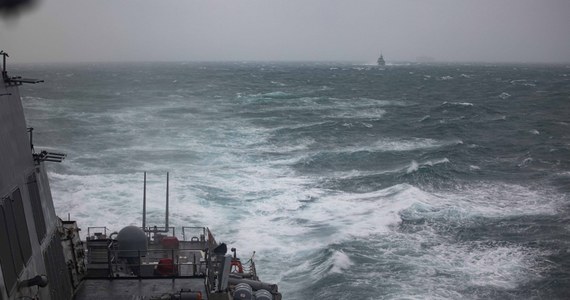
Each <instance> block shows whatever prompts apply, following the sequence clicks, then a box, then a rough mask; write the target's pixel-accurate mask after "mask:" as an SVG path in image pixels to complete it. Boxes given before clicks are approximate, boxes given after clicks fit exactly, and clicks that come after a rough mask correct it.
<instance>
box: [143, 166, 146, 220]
mask: <svg viewBox="0 0 570 300" xmlns="http://www.w3.org/2000/svg"><path fill="white" fill-rule="evenodd" d="M142 227H143V230H146V172H144V184H143V218H142Z"/></svg>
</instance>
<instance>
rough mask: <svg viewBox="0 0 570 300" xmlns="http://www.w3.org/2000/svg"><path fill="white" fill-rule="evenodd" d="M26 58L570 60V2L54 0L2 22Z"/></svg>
mask: <svg viewBox="0 0 570 300" xmlns="http://www.w3.org/2000/svg"><path fill="white" fill-rule="evenodd" d="M0 49H3V50H5V51H6V52H8V53H10V55H11V58H12V60H14V61H17V62H77V61H88V62H93V61H196V60H207V61H218V60H223V61H228V60H237V61H242V60H272V61H291V60H296V61H298V60H303V61H306V60H309V61H356V62H374V61H375V60H376V58H377V56H378V54H379V52H380V51H382V53H383V54H384V56H385V57H386V59H387V61H388V62H390V61H415V60H416V58H417V57H420V56H429V57H433V58H435V59H436V60H437V61H467V62H470V61H481V62H548V63H551V62H561V63H569V62H570V0H386V1H384V0H376V1H372V0H370V1H369V0H49V1H46V0H43V1H40V3H39V4H38V5H36V7H35V8H34V9H33V10H30V11H28V12H25V13H23V14H21V16H19V17H18V18H11V19H9V20H5V19H4V20H1V21H0Z"/></svg>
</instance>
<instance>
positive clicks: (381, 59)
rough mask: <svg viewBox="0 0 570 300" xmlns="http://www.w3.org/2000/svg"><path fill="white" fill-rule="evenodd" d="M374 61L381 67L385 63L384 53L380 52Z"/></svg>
mask: <svg viewBox="0 0 570 300" xmlns="http://www.w3.org/2000/svg"><path fill="white" fill-rule="evenodd" d="M376 63H377V64H378V65H379V66H381V67H383V66H385V65H386V61H385V60H384V55H382V53H380V57H378V60H377V61H376Z"/></svg>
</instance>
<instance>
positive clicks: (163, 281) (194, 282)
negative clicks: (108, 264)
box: [74, 278, 208, 300]
mask: <svg viewBox="0 0 570 300" xmlns="http://www.w3.org/2000/svg"><path fill="white" fill-rule="evenodd" d="M181 289H185V290H187V289H190V290H192V291H200V292H202V299H208V296H207V293H206V288H205V285H204V278H152V279H138V278H119V279H112V280H111V279H86V280H84V281H83V283H82V284H81V285H80V287H79V289H78V290H77V293H76V294H75V297H74V299H75V300H88V299H97V300H116V299H132V300H135V299H137V300H138V299H140V300H142V299H150V297H159V296H161V295H163V294H166V293H169V294H174V293H177V292H180V290H181Z"/></svg>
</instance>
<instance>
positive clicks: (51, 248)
mask: <svg viewBox="0 0 570 300" xmlns="http://www.w3.org/2000/svg"><path fill="white" fill-rule="evenodd" d="M0 55H1V56H2V78H1V81H2V84H0V170H1V172H0V300H15V299H45V300H65V299H78V300H83V299H98V300H103V299H139V300H142V299H149V300H159V299H160V300H167V299H172V300H174V299H177V300H192V299H195V300H196V299H211V300H220V299H248V300H253V299H255V300H281V298H282V296H281V293H280V292H279V291H278V287H277V285H276V284H271V283H266V282H262V281H261V280H260V279H259V277H258V275H257V270H256V267H255V262H254V255H255V252H253V255H252V256H251V258H249V259H247V261H242V260H240V259H239V258H238V256H237V250H236V249H235V248H231V249H230V251H231V253H228V246H227V245H226V244H225V243H219V242H217V241H216V240H215V238H214V235H213V234H212V232H211V231H210V229H209V228H207V227H191V226H183V227H180V228H175V227H173V226H171V225H170V224H169V222H168V214H169V213H168V208H169V202H168V193H169V190H168V189H169V188H168V182H169V174H168V173H167V174H166V202H165V211H166V215H165V220H164V224H148V223H147V221H146V173H144V175H143V176H142V187H143V199H142V224H141V226H126V227H124V228H122V229H121V230H119V231H118V232H114V231H112V230H110V229H108V228H107V227H106V226H105V224H102V226H101V227H89V228H86V234H85V228H80V227H79V223H78V222H77V220H70V219H69V217H68V218H67V219H66V220H62V219H61V218H59V217H58V216H57V215H56V212H55V209H54V202H53V199H52V194H51V191H50V185H49V180H48V175H47V172H46V168H45V164H46V163H58V162H60V163H61V162H62V161H63V160H64V159H65V157H66V155H65V154H63V153H57V152H51V151H45V150H44V151H41V150H36V149H35V148H34V144H33V133H34V129H33V128H31V127H27V125H26V120H25V116H24V110H23V105H22V100H21V98H20V92H19V86H20V85H22V84H37V83H41V82H43V80H38V79H30V78H23V77H19V76H9V75H8V72H7V70H6V58H7V57H8V54H7V53H5V52H3V51H2V52H0ZM84 200H88V199H84ZM80 230H83V231H82V232H83V233H84V234H85V238H84V240H82V236H81V235H80Z"/></svg>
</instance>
